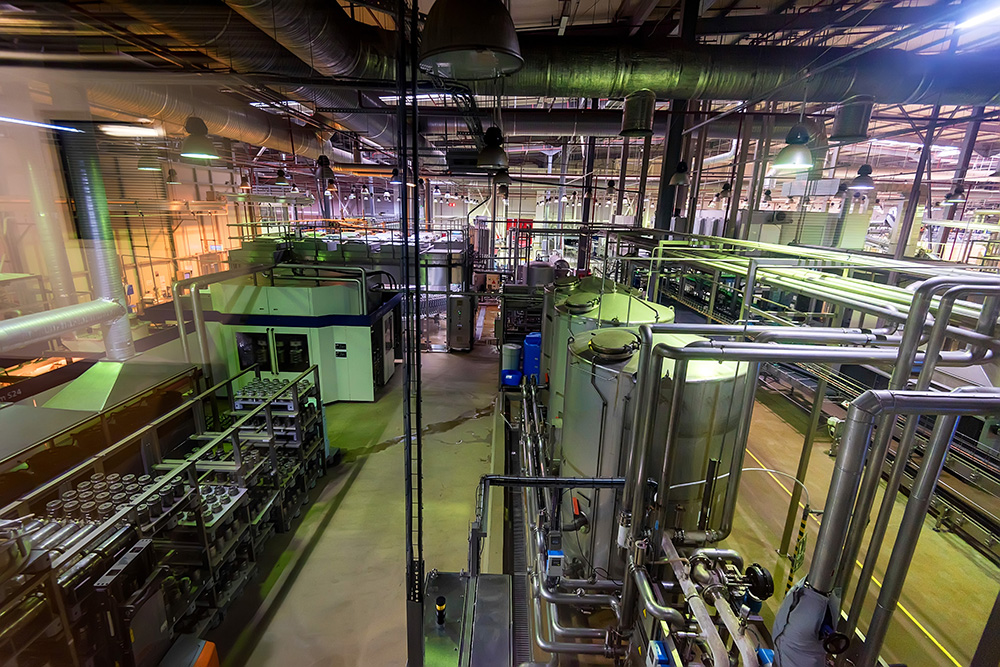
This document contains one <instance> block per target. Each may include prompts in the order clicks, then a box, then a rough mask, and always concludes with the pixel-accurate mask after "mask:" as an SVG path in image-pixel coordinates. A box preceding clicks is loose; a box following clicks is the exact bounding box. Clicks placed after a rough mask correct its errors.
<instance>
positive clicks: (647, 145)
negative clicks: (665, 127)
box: [633, 137, 652, 227]
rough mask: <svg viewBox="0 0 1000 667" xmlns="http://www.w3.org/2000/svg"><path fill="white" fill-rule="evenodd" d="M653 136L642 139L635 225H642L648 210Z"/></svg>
mask: <svg viewBox="0 0 1000 667" xmlns="http://www.w3.org/2000/svg"><path fill="white" fill-rule="evenodd" d="M651 146H652V137H645V138H644V139H643V140H642V168H641V171H640V173H639V193H638V194H637V195H636V202H635V222H634V224H633V226H634V227H642V218H643V215H644V213H645V211H646V180H647V176H648V174H649V153H650V151H651V150H652V148H651Z"/></svg>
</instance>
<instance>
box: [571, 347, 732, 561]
mask: <svg viewBox="0 0 1000 667" xmlns="http://www.w3.org/2000/svg"><path fill="white" fill-rule="evenodd" d="M697 340H704V339H703V338H700V337H698V336H691V335H685V334H656V335H654V337H653V344H654V345H655V344H657V343H661V342H666V343H669V344H671V345H687V344H689V343H691V342H694V341H697ZM638 366H639V336H638V333H637V328H634V327H628V328H614V329H598V330H594V331H588V332H584V333H583V334H580V335H578V336H576V337H575V338H574V340H573V341H572V343H571V344H570V345H569V360H568V365H567V369H566V388H565V391H566V403H565V407H564V411H563V433H562V436H563V437H562V442H561V457H562V470H561V474H562V475H565V476H568V477H617V476H624V475H625V473H626V470H625V467H626V465H627V461H628V446H629V442H630V438H631V430H632V420H633V417H634V415H633V411H634V409H635V406H634V400H635V398H636V380H637V378H636V372H637V370H638ZM746 379H747V364H746V363H734V362H725V363H718V362H715V361H692V362H689V363H688V368H687V374H686V377H685V382H684V393H683V400H682V404H681V407H682V411H683V414H684V418H683V420H682V421H681V422H680V430H679V432H678V437H677V441H676V442H675V443H674V446H673V448H672V450H671V451H672V455H671V459H672V460H671V478H670V487H671V489H670V491H669V496H668V506H669V507H670V508H671V510H670V512H669V513H668V516H667V527H669V528H683V529H685V530H695V529H697V528H698V526H699V519H700V513H701V506H702V499H703V496H704V491H705V485H704V484H703V482H704V481H705V479H706V476H707V475H708V472H709V470H710V465H709V464H710V461H711V460H713V459H714V460H716V461H718V466H717V468H716V470H717V473H716V476H715V479H716V480H717V481H716V483H715V487H714V493H713V494H712V499H711V502H710V504H709V514H708V517H707V519H708V521H709V525H708V527H709V528H712V527H714V526H716V525H717V522H718V521H719V520H720V519H721V514H722V508H723V506H724V504H725V498H726V493H727V489H728V486H727V481H728V480H727V479H726V478H725V477H722V478H721V479H719V477H720V476H722V475H725V474H726V473H727V472H728V471H729V465H730V462H731V461H732V460H733V456H734V455H735V456H739V457H740V459H741V460H742V457H743V453H744V450H745V445H746V443H745V442H742V443H741V442H738V441H737V430H738V424H739V419H740V413H741V410H742V406H741V405H740V402H741V400H742V397H743V385H744V383H745V382H746ZM673 386H674V364H673V361H672V360H670V359H664V360H663V373H662V377H661V378H660V383H659V392H658V403H657V408H656V410H655V412H654V414H655V421H654V424H653V439H652V442H651V445H652V449H651V456H650V458H649V459H648V469H647V470H648V476H649V477H650V478H653V479H657V480H658V479H659V477H660V472H661V470H662V468H663V461H664V451H665V444H666V442H665V441H666V431H667V423H668V421H669V418H670V403H671V397H672V393H673ZM574 497H575V498H576V499H577V505H578V506H579V507H580V509H581V511H582V512H583V513H584V514H586V515H587V518H588V520H589V526H590V530H589V531H588V532H587V533H585V534H583V533H580V534H575V535H568V534H566V535H563V550H564V551H565V552H566V554H567V556H568V557H570V558H571V559H572V558H575V559H577V561H578V562H579V563H580V564H581V565H582V566H583V567H584V569H585V570H586V569H588V568H589V569H590V570H593V569H595V568H600V569H602V570H604V571H606V572H607V573H608V575H610V576H611V577H617V576H620V575H621V574H622V561H621V558H620V555H619V550H618V548H617V546H616V537H617V526H618V514H619V512H620V511H621V509H622V508H621V506H620V502H621V493H620V492H617V491H610V490H601V491H592V490H588V489H581V490H579V491H574V492H572V494H571V493H569V492H567V493H566V494H565V495H564V497H563V505H562V511H563V523H564V524H565V523H569V520H570V518H571V517H572V513H573V498H574ZM713 519H714V520H713ZM588 574H589V572H588Z"/></svg>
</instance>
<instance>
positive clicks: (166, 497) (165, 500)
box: [160, 487, 174, 511]
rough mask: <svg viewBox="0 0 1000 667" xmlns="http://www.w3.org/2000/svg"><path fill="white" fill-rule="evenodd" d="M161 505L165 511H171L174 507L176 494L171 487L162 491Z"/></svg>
mask: <svg viewBox="0 0 1000 667" xmlns="http://www.w3.org/2000/svg"><path fill="white" fill-rule="evenodd" d="M160 504H161V505H162V507H163V511H167V510H169V509H170V508H171V507H173V505H174V492H173V490H172V489H170V488H169V487H167V488H165V489H160Z"/></svg>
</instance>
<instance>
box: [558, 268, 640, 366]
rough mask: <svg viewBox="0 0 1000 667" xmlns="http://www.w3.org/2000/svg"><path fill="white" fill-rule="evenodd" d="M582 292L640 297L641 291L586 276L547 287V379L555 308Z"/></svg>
mask: <svg viewBox="0 0 1000 667" xmlns="http://www.w3.org/2000/svg"><path fill="white" fill-rule="evenodd" d="M577 290H581V291H587V292H597V293H604V292H622V293H624V294H632V295H635V296H640V294H641V293H640V291H639V290H637V289H635V288H632V287H628V286H626V285H622V284H621V283H616V282H614V281H613V280H607V279H605V278H598V277H596V276H586V277H584V278H577V277H576V276H564V277H561V278H556V279H555V280H554V281H552V282H551V283H549V284H548V285H546V287H545V294H544V297H543V300H542V361H541V375H540V377H542V378H546V377H548V374H549V367H550V366H551V365H552V339H553V333H554V332H555V322H554V321H555V317H556V311H555V308H556V306H558V305H559V304H561V303H562V302H563V301H565V300H566V297H568V296H569V295H570V294H572V293H573V292H575V291H577Z"/></svg>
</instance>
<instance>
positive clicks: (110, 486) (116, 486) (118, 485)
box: [108, 482, 125, 495]
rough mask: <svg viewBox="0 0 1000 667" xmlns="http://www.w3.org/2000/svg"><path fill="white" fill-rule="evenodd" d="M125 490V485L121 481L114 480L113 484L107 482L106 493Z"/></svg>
mask: <svg viewBox="0 0 1000 667" xmlns="http://www.w3.org/2000/svg"><path fill="white" fill-rule="evenodd" d="M123 491H125V485H124V484H122V483H121V482H115V483H114V484H108V493H110V494H112V495H114V494H116V493H122V492H123Z"/></svg>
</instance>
